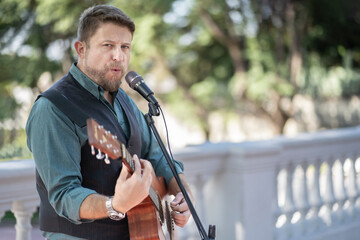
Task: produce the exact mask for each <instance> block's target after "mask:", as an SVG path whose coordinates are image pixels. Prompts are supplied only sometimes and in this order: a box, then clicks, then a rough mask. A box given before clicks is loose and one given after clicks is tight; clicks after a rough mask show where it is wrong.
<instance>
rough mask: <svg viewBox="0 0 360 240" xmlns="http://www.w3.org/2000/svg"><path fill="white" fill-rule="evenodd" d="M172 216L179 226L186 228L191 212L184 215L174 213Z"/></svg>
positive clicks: (183, 213)
mask: <svg viewBox="0 0 360 240" xmlns="http://www.w3.org/2000/svg"><path fill="white" fill-rule="evenodd" d="M171 216H172V218H173V220H174V222H175V224H176V225H177V226H179V227H184V226H185V225H186V223H187V222H188V220H189V218H190V216H191V214H190V211H189V210H188V211H185V212H182V213H179V212H175V211H172V212H171Z"/></svg>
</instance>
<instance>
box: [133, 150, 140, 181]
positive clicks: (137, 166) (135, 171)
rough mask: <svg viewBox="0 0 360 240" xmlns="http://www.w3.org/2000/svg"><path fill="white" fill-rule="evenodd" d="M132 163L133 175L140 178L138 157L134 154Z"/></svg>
mask: <svg viewBox="0 0 360 240" xmlns="http://www.w3.org/2000/svg"><path fill="white" fill-rule="evenodd" d="M133 161H134V167H135V170H134V173H133V175H139V176H141V165H140V160H139V157H138V156H137V155H136V154H134V156H133Z"/></svg>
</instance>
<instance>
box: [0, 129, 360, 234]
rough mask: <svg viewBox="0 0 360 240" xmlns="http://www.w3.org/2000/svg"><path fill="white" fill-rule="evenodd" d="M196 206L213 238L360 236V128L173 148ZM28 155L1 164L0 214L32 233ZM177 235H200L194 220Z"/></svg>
mask: <svg viewBox="0 0 360 240" xmlns="http://www.w3.org/2000/svg"><path fill="white" fill-rule="evenodd" d="M174 156H175V158H176V159H178V160H180V161H182V162H183V163H184V166H185V173H186V176H187V179H188V182H189V184H190V185H191V189H192V191H193V193H194V199H195V208H196V210H197V213H198V215H199V217H200V219H201V221H202V224H203V226H204V228H205V229H206V231H207V229H208V225H209V224H214V225H215V226H216V239H220V240H222V239H226V240H228V239H231V240H232V239H235V240H282V239H286V240H305V239H306V240H325V239H326V240H338V239H342V240H350V239H357V238H358V236H360V206H359V201H360V198H359V196H360V191H359V183H360V177H359V171H360V169H359V168H360V162H359V159H360V128H359V127H353V128H347V129H337V130H329V131H322V132H317V133H311V134H303V135H299V136H297V137H294V138H286V137H278V138H274V139H271V140H268V141H254V142H242V143H218V144H210V143H206V144H202V145H199V146H193V147H187V148H184V149H181V150H178V151H176V152H174ZM34 175H35V170H34V163H33V161H32V160H22V161H12V162H1V163H0V216H3V215H4V212H5V211H7V210H11V211H13V212H14V215H15V217H16V220H17V224H16V227H15V228H16V232H17V239H18V240H22V239H30V235H29V230H30V229H31V225H30V217H31V215H32V213H33V212H34V211H35V210H36V208H37V206H38V204H39V199H38V196H37V193H36V189H35V176H34ZM178 236H179V239H181V240H185V239H186V240H190V239H200V235H199V233H198V231H197V229H196V226H195V224H194V221H193V220H190V222H189V224H188V225H187V226H186V227H185V228H183V229H180V228H178Z"/></svg>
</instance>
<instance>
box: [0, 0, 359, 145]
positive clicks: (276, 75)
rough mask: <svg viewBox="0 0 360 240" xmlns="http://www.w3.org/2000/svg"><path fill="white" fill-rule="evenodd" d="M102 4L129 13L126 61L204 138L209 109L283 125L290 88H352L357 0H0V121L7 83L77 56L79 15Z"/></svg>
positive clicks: (56, 71) (324, 93) (315, 91)
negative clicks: (132, 24)
mask: <svg viewBox="0 0 360 240" xmlns="http://www.w3.org/2000/svg"><path fill="white" fill-rule="evenodd" d="M101 3H106V4H112V5H115V6H117V7H120V8H121V9H123V10H124V11H125V12H126V13H127V14H128V15H130V16H131V17H132V18H133V20H134V21H135V23H136V27H137V30H136V32H135V36H134V42H133V50H132V63H131V68H132V69H136V70H137V71H138V72H139V73H146V74H148V75H149V76H150V77H151V76H156V77H153V78H154V79H156V83H157V84H156V93H157V95H158V96H159V98H160V99H162V100H166V104H169V105H170V106H175V107H174V108H171V110H172V111H174V113H176V114H177V115H178V117H179V118H181V119H182V120H184V122H186V121H187V122H189V123H191V124H197V125H198V126H200V127H201V128H202V130H203V132H204V135H205V137H206V139H209V138H210V135H211V128H210V123H209V118H210V117H211V113H212V112H214V111H218V112H219V111H220V112H221V113H223V114H224V116H226V115H227V114H229V113H230V112H235V113H236V114H243V113H250V114H253V115H256V116H259V117H262V118H265V119H268V120H269V121H271V122H272V123H273V125H274V126H276V128H277V132H278V133H282V131H283V129H284V126H285V124H286V122H287V120H288V119H289V118H292V117H293V115H294V112H293V111H292V100H293V98H294V97H295V96H296V95H297V94H308V95H310V96H311V97H313V98H320V97H331V96H337V97H350V96H352V95H358V94H359V92H360V87H359V86H360V84H359V81H360V74H359V68H360V49H359V48H360V39H359V38H360V6H359V4H358V2H357V0H348V1H341V0H333V1H325V0H320V1H311V0H305V1H297V0H171V1H168V0H154V1H147V2H146V3H145V2H143V1H140V0H133V1H131V2H129V1H125V0H112V1H86V0H77V1H75V0H61V1H60V0H36V1H35V0H25V1H23V0H0V19H1V20H0V36H1V37H0V91H1V95H0V105H2V106H4V108H2V109H3V112H2V114H0V121H1V120H3V119H5V118H11V117H12V116H13V113H14V110H15V109H16V102H15V101H14V100H13V99H12V98H11V96H12V93H11V88H12V86H13V85H14V84H20V85H24V86H29V87H31V88H34V89H36V88H37V84H38V80H39V77H40V76H41V74H43V73H44V72H49V73H50V74H51V76H52V80H53V81H55V80H57V79H58V78H59V76H61V75H62V74H64V73H65V72H66V71H67V70H68V67H69V66H70V64H71V63H72V62H74V61H76V59H75V54H74V52H73V50H72V45H73V42H74V40H75V38H76V28H77V21H78V17H79V15H80V13H81V12H82V10H83V9H85V8H87V7H89V6H91V5H93V4H101ZM329 74H334V75H336V76H337V77H336V81H335V83H331V84H335V86H338V87H337V91H335V92H334V91H333V90H331V91H330V90H328V89H334V87H332V88H331V87H330V88H329V87H327V85H329V84H330V83H329V82H328V81H327V79H328V78H329V76H330V75H329ZM180 100H181V101H180Z"/></svg>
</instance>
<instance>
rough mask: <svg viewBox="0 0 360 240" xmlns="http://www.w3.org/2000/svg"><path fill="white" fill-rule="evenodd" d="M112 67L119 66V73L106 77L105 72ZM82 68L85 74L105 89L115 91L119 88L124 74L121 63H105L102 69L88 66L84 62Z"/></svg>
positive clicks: (109, 70)
mask: <svg viewBox="0 0 360 240" xmlns="http://www.w3.org/2000/svg"><path fill="white" fill-rule="evenodd" d="M112 68H119V69H120V72H121V75H120V76H119V75H118V76H112V77H111V78H108V79H107V78H106V74H107V73H109V72H111V69H112ZM84 70H85V72H86V75H88V77H89V78H90V79H91V80H93V81H94V82H96V83H97V84H99V85H100V86H101V87H102V88H103V89H104V90H105V91H109V92H116V91H118V90H119V88H120V85H121V79H122V77H123V76H124V74H125V68H124V66H123V65H122V64H121V63H115V62H114V63H111V64H107V65H106V66H105V68H104V69H103V70H98V69H95V68H92V67H89V66H88V65H87V64H86V63H85V62H84Z"/></svg>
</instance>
